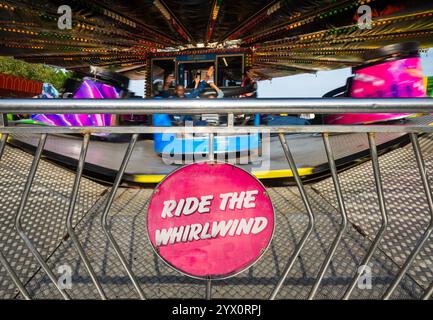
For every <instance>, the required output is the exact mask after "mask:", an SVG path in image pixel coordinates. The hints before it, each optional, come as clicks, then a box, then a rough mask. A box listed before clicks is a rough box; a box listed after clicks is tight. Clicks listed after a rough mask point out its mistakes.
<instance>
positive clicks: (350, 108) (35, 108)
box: [0, 99, 433, 299]
mask: <svg viewBox="0 0 433 320" xmlns="http://www.w3.org/2000/svg"><path fill="white" fill-rule="evenodd" d="M6 113H8V114H38V113H47V114H50V113H51V114H53V113H56V114H62V113H63V114H64V113H68V114H82V113H89V114H104V113H105V114H159V113H165V114H202V113H213V114H216V113H217V114H225V115H228V116H229V117H228V118H229V119H230V118H233V115H235V114H248V113H250V114H280V113H284V114H301V113H316V114H342V113H425V114H427V113H433V99H410V100H409V99H391V100H385V99H384V100H371V99H365V100H353V99H257V100H33V99H32V100H18V99H17V100H14V99H11V100H7V99H5V100H0V114H6ZM250 128H251V127H246V126H235V125H234V124H233V121H229V122H228V125H227V126H225V127H211V126H207V127H194V132H195V133H203V134H209V136H210V137H213V136H214V135H218V134H223V133H228V132H229V133H232V134H237V133H243V132H248V130H250ZM254 128H255V129H257V130H258V131H259V132H260V130H265V129H266V130H267V131H268V132H271V133H276V134H278V135H279V139H280V143H281V145H282V148H283V151H284V155H285V157H286V159H287V162H288V164H289V166H290V169H291V171H292V173H293V178H294V181H295V183H296V186H297V188H298V190H299V193H300V196H301V199H302V201H303V204H304V206H305V208H306V211H307V216H308V221H309V222H308V226H307V228H306V229H305V231H304V233H303V236H302V238H301V240H300V241H299V242H298V243H297V245H296V247H295V249H294V251H293V253H292V254H291V256H290V258H289V260H288V261H287V264H286V267H285V268H284V271H283V272H282V276H281V277H280V279H279V280H278V282H277V284H276V286H275V288H274V289H273V290H272V293H271V295H270V296H269V298H270V299H275V298H277V297H278V293H279V292H280V289H281V288H282V286H283V284H284V282H285V280H286V279H287V278H288V276H289V275H290V272H291V271H292V269H293V267H294V265H295V262H296V260H297V259H298V257H299V256H300V254H301V252H302V250H304V248H305V244H306V243H307V241H308V239H309V237H310V236H311V234H312V232H313V230H314V228H315V224H316V221H315V214H314V211H313V209H312V206H311V204H310V200H309V196H308V195H307V192H306V191H305V186H304V183H303V181H302V179H301V177H300V176H299V174H298V170H297V169H298V168H297V166H296V164H295V161H294V157H293V154H292V152H291V150H290V147H289V145H288V143H287V141H286V134H287V133H320V134H322V137H323V143H324V147H325V151H326V156H327V160H328V164H329V169H330V172H331V177H332V181H333V184H334V190H335V193H336V196H337V203H338V209H339V213H340V216H341V221H340V224H339V227H338V232H337V234H336V235H335V237H334V239H333V242H332V245H331V248H330V250H329V251H328V253H327V255H326V258H325V260H324V261H323V262H322V265H321V268H320V270H319V272H318V274H317V277H316V279H315V282H314V285H313V287H312V288H311V290H310V293H309V295H308V298H309V299H314V298H315V297H316V295H317V291H318V288H319V286H320V285H321V283H322V280H323V278H324V275H325V273H326V271H327V270H328V268H329V266H330V264H331V262H332V260H333V257H334V256H335V254H336V251H337V249H338V247H339V245H340V243H341V240H342V236H343V235H344V233H345V231H346V229H347V225H348V217H347V212H346V208H345V200H344V197H343V193H342V190H341V185H340V180H339V175H338V172H337V166H336V163H335V155H334V152H333V150H332V147H331V144H330V140H329V135H330V134H334V133H361V134H366V135H367V136H368V142H369V148H370V156H371V163H372V166H373V174H374V180H375V186H376V193H377V196H378V208H379V211H380V214H381V226H380V229H379V231H378V233H377V234H376V236H375V238H374V239H373V241H372V243H371V245H370V247H369V249H368V250H367V253H366V255H365V256H364V257H363V259H362V262H361V264H360V265H361V266H362V265H367V264H368V263H369V261H370V260H371V258H372V256H373V254H374V253H375V252H376V251H377V249H378V247H379V244H380V243H381V240H382V239H383V237H384V235H385V233H386V231H387V226H388V218H389V216H388V212H387V208H386V205H385V201H384V191H383V186H382V179H381V172H380V167H379V160H378V151H377V146H376V138H375V135H376V134H377V133H407V134H409V136H410V140H411V143H412V147H413V150H414V155H415V158H416V163H417V166H418V169H419V174H420V176H421V180H422V185H423V188H424V192H425V196H426V200H427V204H428V208H429V213H430V223H429V225H428V227H427V229H426V230H424V232H423V234H422V236H421V238H420V240H419V241H418V243H417V244H416V245H415V247H414V248H413V249H412V251H411V253H410V255H409V256H408V258H407V259H406V261H405V262H404V263H403V265H402V266H401V268H400V269H399V272H398V274H397V276H396V277H395V278H394V280H393V281H392V283H391V285H390V286H389V287H388V289H387V290H386V292H385V294H384V295H383V298H384V299H389V298H390V297H391V296H392V294H393V293H394V291H395V290H396V288H397V287H398V285H399V284H400V282H401V281H402V278H403V277H404V276H405V274H406V273H407V271H408V269H409V268H410V267H411V265H412V263H413V262H414V260H415V259H416V257H417V256H418V254H419V252H420V251H421V249H422V248H423V247H424V245H425V244H426V242H427V241H428V240H429V238H430V236H431V233H432V231H433V199H432V193H431V186H430V183H429V179H428V175H427V172H426V167H425V163H424V159H423V155H422V153H421V149H420V144H419V141H418V134H420V133H433V126H428V125H421V126H419V125H413V126H411V125H368V126H367V125H346V126H330V125H309V126H299V125H297V126H258V127H254ZM181 132H183V128H181V127H153V126H148V127H145V126H127V127H42V126H35V127H31V126H20V127H15V126H8V125H7V123H5V122H4V121H3V118H2V122H1V123H0V133H1V134H2V136H1V141H0V160H1V157H2V155H3V152H4V150H5V145H6V142H7V139H8V136H9V135H13V134H17V133H19V134H39V135H40V138H39V143H38V146H37V148H36V151H35V154H34V157H33V162H32V165H31V169H30V172H29V174H28V176H27V181H26V183H25V187H24V191H23V193H22V196H21V201H20V204H19V208H18V210H17V212H16V214H15V228H16V230H17V231H18V233H19V235H20V237H21V238H22V240H23V241H24V243H25V245H26V246H27V247H28V249H29V250H30V251H31V253H32V254H33V256H34V257H35V258H36V260H37V262H38V263H39V265H40V267H41V268H42V269H43V270H44V271H45V273H46V274H47V275H48V277H49V279H50V280H51V282H52V283H53V284H54V285H55V287H56V288H57V290H58V291H59V292H60V294H61V295H62V297H63V298H64V299H69V298H70V296H69V295H68V293H67V292H66V290H65V289H64V288H62V287H60V286H59V285H58V283H57V279H56V277H55V275H54V274H53V272H52V270H50V268H49V266H48V265H47V263H46V261H45V259H44V258H43V257H42V255H41V254H40V252H39V251H38V249H37V248H36V246H35V244H34V243H33V242H32V241H31V240H30V238H29V237H28V234H27V231H26V230H25V229H24V228H23V227H22V214H23V211H24V208H25V206H26V204H27V202H28V198H29V193H30V189H31V186H32V183H33V180H34V177H35V174H36V170H37V168H38V164H39V161H40V159H41V156H42V153H43V150H44V146H45V143H46V141H47V136H48V135H51V134H59V133H62V134H72V133H74V134H76V133H81V134H83V140H82V146H81V153H80V157H79V161H78V166H77V169H76V175H75V181H74V184H73V188H72V193H71V196H70V202H69V209H68V214H67V216H66V217H65V227H66V230H67V233H68V235H69V236H70V238H71V239H72V241H73V245H74V247H75V249H76V250H77V252H78V253H79V257H80V259H81V261H82V263H83V264H84V266H85V268H86V270H87V272H88V273H89V275H90V277H91V280H92V282H93V284H94V285H95V287H96V288H97V291H98V293H99V295H100V297H101V298H102V299H106V298H107V296H106V294H105V293H104V290H103V288H102V286H101V283H100V281H99V279H98V277H97V275H96V273H95V271H94V269H93V267H92V265H91V263H90V261H89V258H88V256H87V254H86V252H85V251H84V250H83V247H82V244H81V242H80V240H79V239H78V237H77V235H76V234H75V230H74V228H73V224H72V219H73V213H74V207H75V203H76V199H77V194H78V192H79V186H80V180H81V177H82V174H83V168H84V165H85V160H86V154H87V150H88V146H89V140H90V135H91V134H92V133H122V134H132V137H131V139H130V142H129V145H128V148H127V150H126V152H125V154H124V157H123V161H122V163H121V165H120V168H119V170H118V172H117V175H116V178H115V181H114V183H113V186H112V188H111V191H110V193H109V195H108V200H107V201H106V203H105V206H104V210H103V214H102V217H101V226H102V229H103V231H104V233H105V236H106V238H107V240H108V242H109V244H110V245H111V246H112V248H113V249H114V251H115V253H116V256H117V258H118V259H119V261H120V263H121V265H122V266H123V268H124V269H125V271H126V273H127V275H128V277H129V279H130V280H131V282H132V284H133V286H134V288H135V290H136V291H137V293H138V295H139V297H140V298H142V299H145V298H146V296H145V293H144V291H143V290H142V288H141V286H140V283H139V281H138V279H137V277H136V276H135V274H134V272H133V271H132V269H131V267H130V266H129V264H128V262H127V260H126V258H125V256H124V255H123V253H122V251H121V248H120V246H119V244H118V243H117V241H116V239H115V238H114V236H113V235H112V233H111V225H110V223H109V220H108V219H107V217H108V213H109V211H110V208H111V206H112V204H113V201H114V198H115V195H116V192H117V190H118V188H119V186H120V184H121V181H122V178H123V176H124V173H125V170H126V167H127V165H128V163H129V160H130V157H131V154H132V152H133V150H134V147H135V145H136V143H137V140H138V136H139V134H143V133H181ZM209 143H210V144H211V145H210V147H209V150H213V148H212V143H213V139H209ZM210 153H211V156H210V159H212V158H213V156H212V151H211V152H210ZM0 262H1V264H2V265H3V267H4V268H5V270H6V271H7V273H8V274H9V276H10V278H11V279H12V281H13V282H14V283H15V285H16V287H17V289H18V290H19V291H20V292H21V294H22V295H23V297H24V298H26V299H30V298H31V297H30V294H29V292H28V291H27V289H26V287H25V286H24V284H23V283H22V282H21V281H20V279H19V277H18V275H17V273H16V272H15V271H14V270H13V268H12V267H11V264H10V262H9V261H8V260H7V258H6V257H5V255H4V254H3V253H1V252H0ZM359 276H360V274H359V273H356V272H354V275H353V279H352V281H351V282H350V285H349V286H348V288H347V289H346V291H345V293H344V296H343V298H344V299H349V298H350V297H351V294H352V292H353V290H354V288H355V286H356V283H357V281H358V279H359ZM211 291H212V287H211V283H210V282H208V283H207V286H206V297H208V298H210V297H211ZM432 293H433V284H431V285H430V286H429V288H428V289H427V290H425V292H424V293H423V295H422V299H429V298H430V297H431V296H432Z"/></svg>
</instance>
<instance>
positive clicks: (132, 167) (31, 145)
mask: <svg viewBox="0 0 433 320" xmlns="http://www.w3.org/2000/svg"><path fill="white" fill-rule="evenodd" d="M430 123H433V116H423V117H416V118H409V119H406V120H405V122H404V123H402V125H426V124H430ZM394 125H395V124H394ZM38 140H39V136H38V135H24V134H13V135H11V137H10V139H9V143H10V144H11V145H13V146H16V147H19V148H22V149H23V150H26V151H28V152H34V150H35V149H36V146H37V144H38ZM125 140H128V139H123V142H109V141H101V140H92V141H91V142H90V145H89V150H88V153H87V157H86V165H85V174H86V175H87V176H89V177H92V178H94V179H97V180H101V181H106V182H111V181H113V180H114V178H115V175H116V173H117V170H118V169H119V167H120V164H121V162H122V159H123V155H124V153H125V151H126V149H127V147H128V141H125ZM286 140H287V142H288V144H289V146H290V149H291V152H292V154H293V157H294V159H295V162H296V165H297V168H298V173H299V174H300V176H301V177H303V178H304V179H318V178H321V177H323V176H326V175H327V174H328V170H329V169H328V165H327V158H326V152H325V148H324V145H323V140H322V137H321V135H320V134H288V135H286ZM376 140H377V145H378V151H379V152H380V153H381V154H383V153H385V152H388V151H390V150H393V149H395V148H398V147H400V146H402V145H405V144H407V143H408V142H409V139H408V137H407V135H405V134H403V133H378V134H377V135H376ZM330 141H331V145H332V147H333V150H334V153H335V160H336V164H337V166H338V167H340V168H342V167H349V166H352V165H356V164H358V163H360V162H362V161H365V160H366V159H367V158H368V157H369V144H368V139H367V136H366V135H365V134H360V133H351V134H335V135H332V136H330ZM81 143H82V139H81V137H74V136H71V135H49V136H48V139H47V142H46V145H45V149H44V156H45V157H46V158H47V159H49V160H51V161H54V162H56V163H59V164H61V165H63V166H66V167H68V168H75V167H76V165H77V163H78V158H79V154H80V150H81ZM266 144H267V146H266V147H264V145H265V143H264V142H263V141H262V146H263V147H262V149H267V148H268V150H270V152H269V162H268V163H264V162H263V161H261V157H259V156H258V153H257V150H253V151H252V152H251V153H250V154H246V155H242V154H241V155H240V156H238V157H237V158H236V163H235V164H236V165H238V166H240V167H241V168H243V169H245V170H246V171H248V172H251V173H252V174H253V175H255V176H256V177H257V178H259V179H262V180H267V179H284V178H291V177H293V173H292V171H291V170H290V168H289V165H288V163H287V160H286V158H285V155H284V151H283V149H282V146H281V143H280V140H279V138H278V136H270V137H269V138H268V140H266ZM263 152H266V151H262V153H263ZM262 158H266V156H263V157H262ZM169 160H170V159H169ZM180 160H182V159H180ZM182 163H188V162H187V160H185V159H184V161H180V162H176V163H173V164H170V163H167V161H165V159H163V158H162V157H161V155H158V154H157V153H155V151H154V145H153V141H152V140H149V139H142V140H139V141H138V142H137V144H136V146H135V149H134V152H133V153H132V156H131V160H130V162H129V165H128V167H127V169H126V172H125V175H124V181H125V182H127V183H138V184H154V183H159V182H160V181H161V180H162V179H163V178H164V177H165V176H166V175H167V174H169V173H170V172H172V171H174V170H176V169H177V168H179V166H180V165H182Z"/></svg>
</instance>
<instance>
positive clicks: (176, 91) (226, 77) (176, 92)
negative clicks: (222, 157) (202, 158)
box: [147, 50, 260, 154]
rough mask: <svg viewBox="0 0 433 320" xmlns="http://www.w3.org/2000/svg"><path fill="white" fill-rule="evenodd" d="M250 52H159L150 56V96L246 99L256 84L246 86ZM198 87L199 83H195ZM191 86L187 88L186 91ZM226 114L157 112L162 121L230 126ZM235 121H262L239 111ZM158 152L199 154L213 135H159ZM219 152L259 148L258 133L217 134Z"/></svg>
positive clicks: (158, 122)
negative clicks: (246, 69)
mask: <svg viewBox="0 0 433 320" xmlns="http://www.w3.org/2000/svg"><path fill="white" fill-rule="evenodd" d="M248 55H249V53H248V52H246V51H245V50H242V51H238V52H230V51H226V52H223V51H220V52H218V53H204V54H197V53H196V54H185V53H182V54H177V55H173V54H171V55H170V54H160V55H155V56H153V57H151V71H150V72H149V75H150V77H149V78H148V79H147V81H148V83H150V84H152V86H151V88H149V89H150V90H149V91H150V95H151V96H152V97H154V98H162V99H164V98H171V99H181V98H189V99H195V98H202V99H203V98H222V97H231V98H246V97H254V96H255V95H256V89H257V88H256V85H255V83H249V84H248V85H245V81H244V80H245V77H247V76H246V75H245V68H246V67H245V65H246V60H247V59H248ZM194 87H195V88H194ZM185 91H186V92H185ZM227 121H228V119H227V116H223V115H218V114H202V115H198V116H169V115H167V114H158V115H154V116H153V124H154V125H157V126H185V125H186V126H226V125H227ZM234 124H235V125H236V124H243V125H251V126H257V125H259V124H260V116H259V115H247V114H244V115H239V116H236V117H235V119H234ZM154 141H155V144H154V148H155V152H157V153H158V154H162V153H165V154H196V153H208V152H209V136H208V135H199V134H194V135H192V134H181V135H175V134H170V133H168V134H155V136H154ZM213 146H214V150H213V152H214V153H232V152H243V151H248V150H251V149H258V148H259V146H260V138H259V134H258V133H252V134H237V135H231V134H228V135H218V136H216V137H214V142H213Z"/></svg>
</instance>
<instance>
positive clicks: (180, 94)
mask: <svg viewBox="0 0 433 320" xmlns="http://www.w3.org/2000/svg"><path fill="white" fill-rule="evenodd" d="M212 75H213V67H210V68H209V70H208V72H207V75H206V79H205V80H202V81H200V77H199V76H197V77H196V78H195V79H194V82H195V86H194V89H193V90H192V91H191V92H185V87H184V86H183V85H181V84H178V85H177V86H176V88H175V90H174V92H175V94H174V95H170V94H169V93H168V90H169V87H170V85H171V84H172V83H173V81H174V77H173V75H169V76H167V78H166V80H165V83H164V89H163V92H162V93H161V96H162V97H164V98H167V97H168V98H175V99H195V98H197V97H198V96H199V95H200V94H201V93H202V92H203V91H204V89H205V88H206V86H207V81H208V80H209V79H210V78H211V77H212Z"/></svg>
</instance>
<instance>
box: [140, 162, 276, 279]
mask: <svg viewBox="0 0 433 320" xmlns="http://www.w3.org/2000/svg"><path fill="white" fill-rule="evenodd" d="M147 231H148V236H149V239H150V242H151V243H152V246H153V248H154V249H155V251H156V252H157V254H158V255H159V256H160V257H161V258H162V259H163V260H164V261H166V262H167V263H168V264H170V265H171V266H173V267H174V268H175V269H177V270H179V271H180V272H182V273H185V274H187V275H189V276H191V277H197V278H208V277H211V278H214V279H218V278H220V279H221V278H227V277H229V276H233V275H235V274H237V273H238V272H240V271H242V270H245V269H246V268H248V267H249V266H251V265H252V264H253V263H254V262H255V261H256V260H258V259H259V258H260V257H261V255H262V254H263V253H264V252H265V250H266V248H267V247H268V245H269V243H270V241H271V239H272V235H273V232H274V209H273V207H272V203H271V201H270V199H269V197H268V195H267V193H266V190H265V188H264V187H263V185H262V184H261V183H260V182H259V181H258V180H257V179H256V178H254V177H253V176H252V175H250V174H249V173H248V172H246V171H244V170H242V169H240V168H238V167H236V166H233V165H229V164H222V163H216V164H213V163H200V164H192V165H188V166H185V167H183V168H181V169H179V170H177V171H175V172H173V173H171V174H170V175H168V176H167V177H166V178H165V179H164V180H163V181H162V182H161V183H160V184H159V185H158V187H157V188H156V189H155V191H154V193H153V195H152V198H151V200H150V203H149V209H148V214H147Z"/></svg>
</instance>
